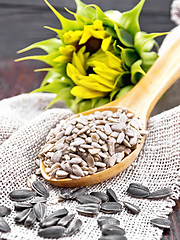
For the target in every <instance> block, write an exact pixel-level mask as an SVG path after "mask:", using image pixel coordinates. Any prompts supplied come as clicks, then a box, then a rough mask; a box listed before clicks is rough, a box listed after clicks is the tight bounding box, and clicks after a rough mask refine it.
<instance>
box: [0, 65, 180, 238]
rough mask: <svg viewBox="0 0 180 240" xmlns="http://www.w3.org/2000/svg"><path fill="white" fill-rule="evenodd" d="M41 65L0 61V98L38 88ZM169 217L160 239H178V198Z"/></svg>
mask: <svg viewBox="0 0 180 240" xmlns="http://www.w3.org/2000/svg"><path fill="white" fill-rule="evenodd" d="M41 67H43V64H42V63H40V62H37V61H24V62H18V63H15V62H14V61H13V60H7V61H5V60H4V61H0V100H2V99H4V98H9V97H13V96H16V95H19V94H22V93H28V92H31V91H32V90H34V89H35V88H38V87H39V86H40V84H41V82H42V80H43V78H44V76H45V74H46V73H45V72H37V73H34V69H38V68H41ZM169 219H170V221H171V222H172V226H171V229H170V230H167V231H166V230H165V231H164V234H163V237H162V239H161V240H180V200H178V201H176V206H175V207H174V209H173V212H172V214H171V215H170V216H169Z"/></svg>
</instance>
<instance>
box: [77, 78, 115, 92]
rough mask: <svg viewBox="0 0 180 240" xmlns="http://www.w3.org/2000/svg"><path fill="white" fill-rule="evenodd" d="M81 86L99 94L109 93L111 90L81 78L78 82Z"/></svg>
mask: <svg viewBox="0 0 180 240" xmlns="http://www.w3.org/2000/svg"><path fill="white" fill-rule="evenodd" d="M79 83H80V85H81V86H84V87H87V88H88V89H92V90H96V91H100V92H111V90H112V89H111V88H108V87H106V86H105V85H102V84H100V83H98V82H95V81H94V80H93V79H92V80H91V79H84V78H82V79H81V80H80V81H79Z"/></svg>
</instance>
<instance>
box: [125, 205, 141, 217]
mask: <svg viewBox="0 0 180 240" xmlns="http://www.w3.org/2000/svg"><path fill="white" fill-rule="evenodd" d="M123 203H124V206H125V207H126V208H127V209H128V210H130V211H131V212H132V213H134V214H138V213H140V211H141V209H140V208H139V207H138V206H136V205H134V204H132V203H130V202H123Z"/></svg>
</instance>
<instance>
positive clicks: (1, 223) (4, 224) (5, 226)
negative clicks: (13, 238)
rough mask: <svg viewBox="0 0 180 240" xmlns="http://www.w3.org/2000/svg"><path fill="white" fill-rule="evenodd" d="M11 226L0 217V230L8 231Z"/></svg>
mask: <svg viewBox="0 0 180 240" xmlns="http://www.w3.org/2000/svg"><path fill="white" fill-rule="evenodd" d="M10 231H11V228H10V226H9V224H8V223H7V222H6V221H5V220H4V219H3V218H2V217H0V232H5V233H6V232H10Z"/></svg>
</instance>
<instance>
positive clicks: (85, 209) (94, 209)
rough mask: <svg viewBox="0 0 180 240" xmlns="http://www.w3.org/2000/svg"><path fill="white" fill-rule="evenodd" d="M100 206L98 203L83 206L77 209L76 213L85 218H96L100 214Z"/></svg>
mask: <svg viewBox="0 0 180 240" xmlns="http://www.w3.org/2000/svg"><path fill="white" fill-rule="evenodd" d="M99 210H100V206H99V204H96V203H87V204H82V205H80V206H77V207H76V211H77V212H78V213H80V214H82V215H85V216H91V217H92V216H96V215H98V214H99Z"/></svg>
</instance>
